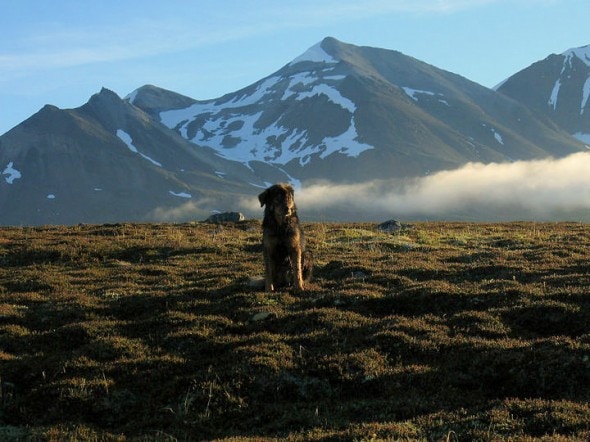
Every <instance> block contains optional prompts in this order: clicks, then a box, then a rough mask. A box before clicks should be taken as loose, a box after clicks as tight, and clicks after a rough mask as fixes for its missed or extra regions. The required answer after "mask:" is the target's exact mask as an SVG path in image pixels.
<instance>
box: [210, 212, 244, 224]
mask: <svg viewBox="0 0 590 442" xmlns="http://www.w3.org/2000/svg"><path fill="white" fill-rule="evenodd" d="M245 219H246V217H245V216H244V214H243V213H241V212H223V213H216V214H214V215H211V216H210V217H209V218H207V219H206V220H205V222H206V223H213V224H219V223H239V222H240V221H244V220H245Z"/></svg>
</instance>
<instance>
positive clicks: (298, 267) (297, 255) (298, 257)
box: [291, 247, 303, 292]
mask: <svg viewBox="0 0 590 442" xmlns="http://www.w3.org/2000/svg"><path fill="white" fill-rule="evenodd" d="M291 265H292V266H293V286H294V289H295V291H296V292H301V291H303V270H302V254H301V249H300V248H299V247H296V248H295V249H294V250H293V251H292V252H291Z"/></svg>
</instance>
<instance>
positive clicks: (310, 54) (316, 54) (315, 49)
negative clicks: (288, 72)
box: [289, 42, 338, 66]
mask: <svg viewBox="0 0 590 442" xmlns="http://www.w3.org/2000/svg"><path fill="white" fill-rule="evenodd" d="M304 61H311V62H314V63H328V64H331V63H338V60H336V59H335V58H334V57H332V56H331V55H330V54H328V53H327V52H326V51H324V49H323V48H322V44H321V42H320V43H318V44H316V45H314V46H312V47H311V48H309V49H308V50H307V51H305V52H304V53H303V54H301V55H300V56H299V57H297V58H295V59H294V60H293V61H292V62H291V63H289V66H293V65H294V64H297V63H301V62H304Z"/></svg>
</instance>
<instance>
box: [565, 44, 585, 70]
mask: <svg viewBox="0 0 590 442" xmlns="http://www.w3.org/2000/svg"><path fill="white" fill-rule="evenodd" d="M562 55H564V56H565V57H566V58H567V59H568V60H569V59H571V57H577V58H579V59H580V60H581V61H582V62H583V63H585V64H586V65H588V66H590V45H586V46H581V47H579V48H572V49H569V50H567V51H565V52H564V53H563V54H562Z"/></svg>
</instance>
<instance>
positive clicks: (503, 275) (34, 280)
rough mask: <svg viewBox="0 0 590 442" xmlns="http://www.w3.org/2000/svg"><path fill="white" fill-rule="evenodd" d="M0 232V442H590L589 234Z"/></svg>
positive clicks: (344, 228)
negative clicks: (279, 266)
mask: <svg viewBox="0 0 590 442" xmlns="http://www.w3.org/2000/svg"><path fill="white" fill-rule="evenodd" d="M375 227H376V226H375V225H371V224H325V223H321V224H320V223H313V224H306V225H305V229H306V232H307V236H308V241H309V245H310V248H311V249H312V251H313V253H314V256H315V261H316V265H317V268H316V272H315V279H314V281H313V282H312V283H311V285H310V287H309V289H308V290H307V291H306V292H305V293H302V294H301V295H297V296H295V295H293V294H291V293H289V292H287V291H283V292H278V293H273V294H268V293H263V292H260V291H257V290H255V289H254V288H251V287H249V286H248V281H249V278H250V277H251V276H253V275H258V274H260V273H261V272H262V260H261V247H260V236H261V232H260V229H261V226H260V223H259V222H258V221H247V222H243V223H240V224H237V225H224V226H220V225H211V224H204V223H198V224H181V225H172V224H115V225H86V226H83V225H80V226H75V227H69V228H68V227H45V228H3V229H0V264H1V265H0V295H1V296H0V378H1V384H0V385H1V389H0V399H1V400H0V407H1V408H0V439H3V440H78V441H84V440H113V441H115V440H117V441H121V440H142V441H146V440H158V441H162V440H167V441H175V440H211V439H220V440H238V439H239V440H271V439H272V438H275V437H280V438H281V439H286V440H294V441H295V440H311V441H313V440H379V439H386V438H389V439H391V440H398V439H399V440H528V441H532V440H561V441H565V440H572V441H573V440H587V439H588V437H589V436H590V406H589V405H588V391H589V389H590V334H589V333H588V327H587V326H588V323H589V321H590V309H589V308H590V304H589V300H588V288H589V283H590V279H589V275H588V266H587V263H588V259H589V252H588V251H589V250H590V234H589V231H588V228H587V226H586V225H584V224H574V223H569V224H566V223H558V224H556V223H552V224H539V223H537V224H535V223H513V224H462V223H454V224H450V223H446V224H445V223H423V224H422V223H420V224H416V225H414V226H405V227H404V228H403V229H402V230H398V231H397V232H394V233H383V232H380V231H378V230H377V229H376V228H375Z"/></svg>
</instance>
